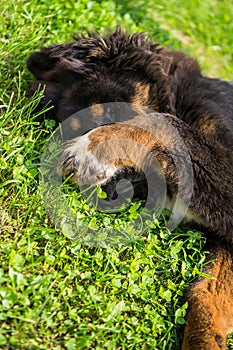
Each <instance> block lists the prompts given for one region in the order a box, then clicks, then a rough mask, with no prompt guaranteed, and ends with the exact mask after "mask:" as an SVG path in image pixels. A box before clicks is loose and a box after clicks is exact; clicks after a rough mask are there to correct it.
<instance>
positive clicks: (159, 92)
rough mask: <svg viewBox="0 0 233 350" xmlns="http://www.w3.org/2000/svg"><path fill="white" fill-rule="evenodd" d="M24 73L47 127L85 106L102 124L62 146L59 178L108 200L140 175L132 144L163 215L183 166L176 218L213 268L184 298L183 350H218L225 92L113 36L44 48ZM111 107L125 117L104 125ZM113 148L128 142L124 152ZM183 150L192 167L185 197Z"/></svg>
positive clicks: (226, 314) (232, 113) (223, 309)
mask: <svg viewBox="0 0 233 350" xmlns="http://www.w3.org/2000/svg"><path fill="white" fill-rule="evenodd" d="M27 66H28V69H29V70H30V71H31V72H32V73H33V75H34V76H35V81H34V82H33V83H32V86H31V88H30V95H32V94H33V93H34V92H35V91H36V90H37V89H38V88H39V86H45V91H44V96H43V98H42V99H41V101H40V103H39V105H38V107H37V108H38V109H39V110H42V109H43V108H44V107H45V106H48V105H53V106H54V107H53V108H52V109H50V110H48V111H47V112H46V117H47V118H53V119H55V120H56V121H57V122H58V123H59V122H63V121H64V120H66V119H67V118H68V117H70V116H71V115H73V114H75V113H76V112H78V111H81V110H83V109H85V108H87V107H89V108H90V110H91V111H92V113H93V115H94V116H95V117H96V118H97V119H98V118H100V120H101V121H102V122H100V123H99V125H97V126H92V127H91V130H90V131H87V132H85V133H84V135H82V136H80V137H78V138H74V139H73V140H72V141H71V142H70V143H69V145H68V146H67V148H66V149H65V151H64V153H63V155H62V156H61V163H60V167H61V171H62V173H63V176H64V177H67V176H72V179H73V181H74V182H76V183H78V184H80V183H84V182H92V183H94V184H98V185H100V186H102V187H103V188H104V189H105V191H106V193H107V196H108V200H113V199H114V196H115V195H116V187H115V184H116V182H117V181H118V179H119V178H127V179H131V180H132V182H133V181H134V179H135V176H136V175H135V174H139V175H140V174H142V167H143V162H145V160H144V159H142V158H143V156H142V154H141V153H140V151H138V149H137V147H134V146H133V144H134V142H135V141H136V142H137V143H140V145H142V146H143V147H144V148H146V149H147V150H148V151H149V152H150V154H151V155H152V158H153V157H154V158H156V159H157V160H158V162H159V164H160V167H161V169H162V172H163V174H164V176H165V178H166V184H167V198H166V204H167V205H168V206H169V203H171V202H173V203H174V200H175V198H176V197H177V191H178V185H179V184H178V174H177V168H176V160H178V161H179V162H180V163H181V164H184V168H182V169H183V170H182V179H183V181H181V182H182V183H181V186H180V188H179V196H180V200H181V203H183V204H187V205H188V210H187V211H185V209H184V208H183V207H185V205H183V207H182V205H180V206H179V207H178V209H176V210H177V215H179V213H180V211H181V212H182V213H181V216H182V217H184V220H185V221H186V223H187V224H188V225H190V226H192V227H193V226H194V227H197V228H199V229H201V230H202V231H203V232H204V234H205V236H206V239H207V249H208V251H209V256H208V257H207V260H210V261H212V262H211V263H210V264H208V265H207V266H206V267H205V273H207V274H210V275H211V276H212V277H213V278H212V279H205V278H198V279H197V280H196V281H195V282H194V283H193V284H192V285H191V286H190V288H189V290H188V291H187V300H188V305H189V306H188V311H187V315H186V326H185V330H184V338H183V344H182V350H191V349H192V350H210V349H211V350H219V349H224V348H226V336H227V334H229V333H230V332H232V331H233V250H232V248H233V206H232V194H233V167H232V164H233V152H232V149H233V86H232V85H231V84H230V83H228V82H226V81H222V80H219V79H213V78H207V77H205V76H203V75H202V74H201V71H200V67H199V65H198V63H197V61H196V60H194V59H192V58H190V57H187V56H186V55H185V54H183V53H181V52H173V51H169V50H167V49H166V48H164V47H161V46H160V45H159V44H154V43H153V42H151V41H149V40H148V39H147V38H146V37H145V35H144V34H143V33H139V34H134V35H130V34H128V33H126V32H124V31H123V30H122V28H121V27H117V29H116V30H115V31H114V32H110V34H108V35H105V36H101V35H99V34H98V33H93V32H90V33H89V34H88V35H86V36H85V35H75V37H74V41H73V42H70V43H65V44H59V45H52V46H49V47H43V48H41V50H40V51H38V52H34V53H32V55H31V56H30V57H29V58H28V60H27ZM110 102H122V103H128V104H130V106H132V111H133V112H134V114H133V116H132V118H130V119H129V120H123V121H119V122H103V119H101V117H102V116H103V115H104V113H105V111H104V108H105V104H106V103H110ZM141 107H142V108H141ZM147 109H148V110H149V111H150V112H149V113H147ZM151 111H152V112H151ZM164 120H165V121H166V123H164ZM101 123H102V124H101ZM177 134H178V135H179V137H177ZM179 138H182V141H183V143H182V144H181V143H180V141H179ZM122 139H124V140H127V141H128V142H127V143H126V144H124V146H123V145H122V143H121V142H120V141H119V140H122ZM116 140H118V141H116ZM115 141H116V142H115ZM183 145H184V146H183ZM184 148H185V149H187V150H188V156H189V158H190V162H191V166H192V169H191V170H192V179H193V185H192V194H191V196H190V193H189V190H187V188H189V178H190V173H189V172H188V171H186V170H187V169H185V164H186V163H185V162H186V159H185V157H186V156H184ZM119 154H120V156H119ZM109 155H110V156H111V157H110V156H109ZM132 159H133V161H131V160H132ZM129 160H130V161H129ZM161 169H160V170H161ZM139 177H140V176H139ZM138 184H139V186H138V188H139V190H138V195H137V196H138V197H143V196H144V195H145V186H144V185H145V179H144V178H143V177H140V181H138Z"/></svg>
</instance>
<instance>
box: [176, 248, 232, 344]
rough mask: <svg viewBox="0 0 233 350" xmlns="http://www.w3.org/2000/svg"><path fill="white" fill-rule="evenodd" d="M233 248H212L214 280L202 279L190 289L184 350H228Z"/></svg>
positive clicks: (211, 258) (211, 269) (207, 270)
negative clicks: (232, 250) (227, 338)
mask: <svg viewBox="0 0 233 350" xmlns="http://www.w3.org/2000/svg"><path fill="white" fill-rule="evenodd" d="M231 249H232V247H224V246H223V244H222V243H221V244H219V245H218V244H216V245H215V246H214V247H212V248H211V247H210V248H209V250H210V254H209V257H208V260H211V261H212V260H213V261H212V262H211V263H210V264H209V265H207V267H206V269H205V272H206V273H208V274H209V275H211V276H212V279H208V278H200V279H198V280H197V282H196V283H194V284H193V285H192V286H191V287H190V289H189V291H188V296H187V300H188V303H189V308H188V312H187V317H186V327H185V332H184V340H183V344H182V350H220V349H226V336H227V335H228V334H229V333H230V332H232V331H233V256H232V252H231Z"/></svg>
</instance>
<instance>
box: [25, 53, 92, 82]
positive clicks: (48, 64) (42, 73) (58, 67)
mask: <svg viewBox="0 0 233 350" xmlns="http://www.w3.org/2000/svg"><path fill="white" fill-rule="evenodd" d="M27 67H28V69H29V70H30V71H31V73H33V74H34V76H35V77H36V78H37V79H39V80H44V81H49V80H52V81H56V82H60V83H62V82H63V83H64V82H69V83H70V82H71V81H72V80H73V79H77V76H82V75H85V74H87V73H90V70H91V64H90V63H89V64H84V62H83V61H81V60H79V59H77V58H74V57H72V56H68V57H67V58H66V57H65V55H64V56H62V55H59V54H58V55H56V54H54V53H52V50H51V49H50V48H42V49H41V51H39V52H34V53H33V54H32V55H31V56H30V57H29V58H28V60H27Z"/></svg>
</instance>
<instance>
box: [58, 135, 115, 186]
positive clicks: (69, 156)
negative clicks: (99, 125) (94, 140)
mask: <svg viewBox="0 0 233 350" xmlns="http://www.w3.org/2000/svg"><path fill="white" fill-rule="evenodd" d="M92 132H93V131H90V132H88V133H87V134H85V135H83V136H80V137H78V138H76V139H74V140H72V141H71V142H70V143H68V144H67V147H66V148H65V150H64V152H63V154H62V157H61V160H60V163H59V172H60V173H61V174H62V176H63V178H67V177H68V176H71V181H72V182H75V183H77V184H79V185H101V184H102V183H106V182H107V181H108V180H109V179H110V178H111V177H113V176H114V174H115V172H116V171H117V167H116V166H115V165H114V164H111V163H110V162H107V161H106V160H105V159H104V158H105V157H104V149H103V147H101V146H100V147H101V148H102V150H101V151H100V152H97V153H98V154H96V152H93V149H92V148H91V140H90V134H91V133H92Z"/></svg>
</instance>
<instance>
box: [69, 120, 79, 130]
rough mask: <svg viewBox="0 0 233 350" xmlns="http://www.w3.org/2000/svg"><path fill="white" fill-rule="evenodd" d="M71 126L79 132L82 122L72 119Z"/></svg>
mask: <svg viewBox="0 0 233 350" xmlns="http://www.w3.org/2000/svg"><path fill="white" fill-rule="evenodd" d="M70 126H71V128H72V130H74V131H78V130H79V129H81V124H80V121H79V120H78V119H77V118H71V119H70Z"/></svg>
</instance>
